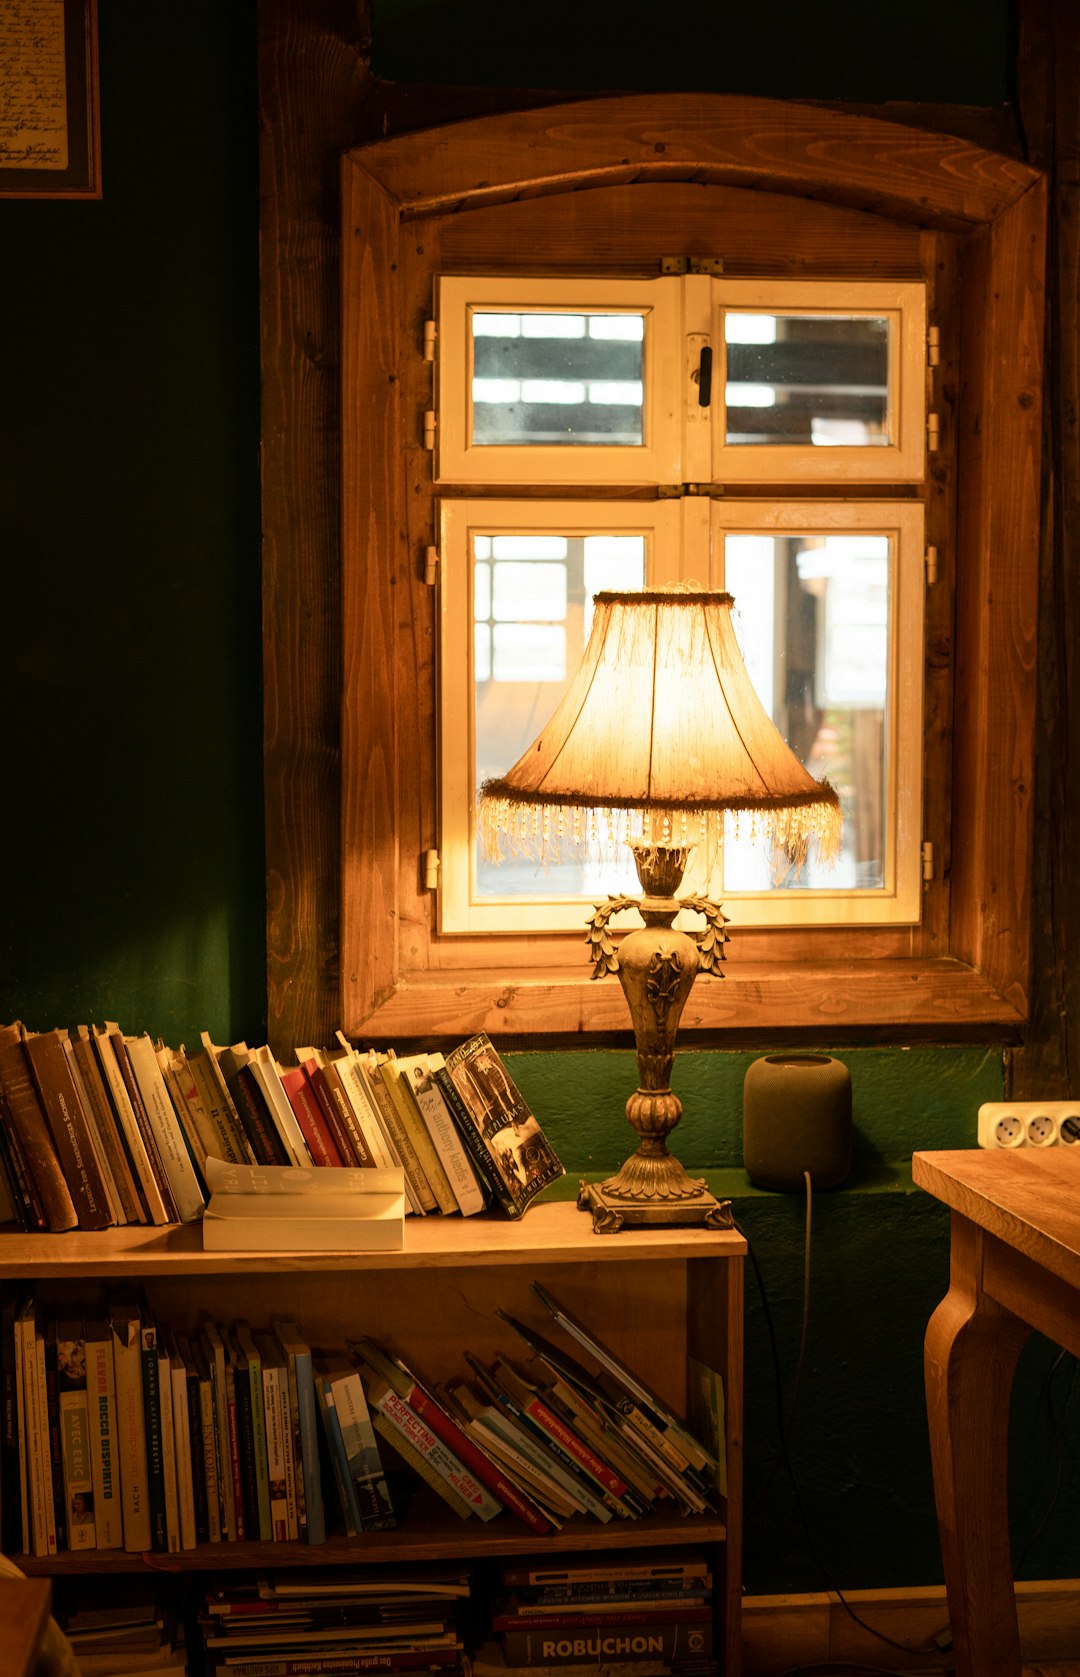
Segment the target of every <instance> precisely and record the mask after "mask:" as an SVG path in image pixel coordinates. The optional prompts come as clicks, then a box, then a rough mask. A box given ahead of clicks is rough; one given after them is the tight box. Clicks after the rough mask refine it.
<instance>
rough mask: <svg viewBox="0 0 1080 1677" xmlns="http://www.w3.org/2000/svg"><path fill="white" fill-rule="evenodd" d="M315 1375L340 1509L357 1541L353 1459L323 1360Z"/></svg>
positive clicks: (358, 1527)
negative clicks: (350, 1466)
mask: <svg viewBox="0 0 1080 1677" xmlns="http://www.w3.org/2000/svg"><path fill="white" fill-rule="evenodd" d="M313 1373H314V1384H315V1394H316V1398H317V1400H318V1406H319V1422H320V1425H321V1427H322V1434H323V1438H324V1439H325V1441H326V1453H327V1457H328V1459H329V1462H330V1472H331V1475H332V1477H333V1482H334V1489H335V1490H336V1491H337V1499H338V1509H339V1512H340V1514H341V1519H342V1523H343V1524H344V1527H345V1532H346V1535H347V1536H349V1537H357V1536H358V1535H359V1533H360V1530H361V1524H360V1507H359V1504H358V1502H357V1500H356V1486H355V1485H354V1483H353V1479H352V1475H351V1473H350V1471H349V1458H348V1456H347V1455H346V1454H345V1440H344V1438H343V1437H342V1432H341V1423H340V1421H339V1420H338V1414H337V1408H336V1406H335V1403H334V1389H333V1386H332V1385H331V1382H330V1369H329V1368H328V1367H327V1364H326V1362H325V1360H324V1359H323V1358H321V1357H318V1358H316V1359H315V1362H314V1368H313Z"/></svg>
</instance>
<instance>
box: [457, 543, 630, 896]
mask: <svg viewBox="0 0 1080 1677" xmlns="http://www.w3.org/2000/svg"><path fill="white" fill-rule="evenodd" d="M481 542H485V543H489V544H490V546H489V547H485V549H484V551H485V552H486V551H490V550H491V549H493V550H494V561H495V562H494V564H493V565H491V566H490V567H489V565H488V562H487V561H486V560H485V559H481V558H479V553H480V544H481ZM504 554H505V555H506V557H505V558H503V557H502V555H504ZM489 568H490V569H491V570H492V571H493V573H494V575H493V579H492V586H491V589H490V590H488V588H487V585H486V580H484V575H483V574H484V573H485V572H486V571H487V570H488V569H489ZM472 569H473V635H474V645H475V647H476V662H475V665H474V670H473V678H474V686H475V706H476V710H475V718H476V760H475V764H474V774H475V785H476V786H477V787H479V786H480V785H481V784H482V783H483V781H485V780H487V779H490V778H492V777H495V776H498V775H501V774H505V773H506V771H507V770H508V769H510V768H512V767H513V765H514V764H515V763H516V762H517V760H518V758H519V757H520V756H521V754H522V752H523V751H525V750H526V749H527V748H528V746H530V745H531V744H532V742H533V740H534V739H535V738H536V736H537V734H538V733H539V732H540V730H541V728H542V727H543V726H544V723H545V722H546V721H547V719H548V717H549V716H550V715H551V713H552V711H553V710H554V709H555V707H556V705H557V704H558V702H559V700H560V699H561V698H562V695H563V692H564V690H565V688H566V684H567V682H568V680H569V679H570V677H571V676H572V675H573V673H574V671H575V670H576V669H577V667H578V665H579V664H580V662H581V657H582V654H583V652H584V650H585V643H586V641H587V640H588V636H589V630H590V628H591V624H592V599H593V595H594V594H595V593H597V592H599V591H600V590H601V589H604V588H641V587H643V586H644V583H645V538H644V536H641V535H629V536H626V535H591V536H581V535H556V536H552V535H550V534H544V535H542V536H538V535H525V534H522V535H516V536H507V535H499V536H495V537H490V538H487V537H474V538H473V565H472ZM482 612H483V613H485V614H487V615H486V617H482V615H481V614H482ZM489 646H490V647H491V649H492V650H491V653H490V656H489V654H488V650H487V649H488V647H489ZM635 879H636V875H635V873H634V869H633V864H632V862H631V861H630V860H629V858H628V859H627V867H626V871H625V875H623V874H621V873H619V872H618V870H616V869H613V868H612V867H611V866H610V865H605V866H602V867H601V866H598V865H597V864H595V863H590V862H589V861H588V860H587V859H586V858H584V857H582V856H565V857H564V859H563V860H562V861H561V862H558V863H549V864H547V865H546V866H545V865H544V864H542V863H538V862H534V861H520V860H517V859H515V858H513V857H507V858H506V859H505V860H504V861H502V862H501V863H498V864H496V863H493V862H490V861H488V860H487V859H486V858H485V857H484V856H482V855H477V858H476V890H477V893H478V895H479V896H481V897H510V898H513V897H515V896H519V897H530V898H535V897H541V898H551V897H560V896H586V897H588V896H591V895H594V894H596V893H599V895H600V896H603V895H604V894H605V893H606V892H608V891H624V890H630V889H633V888H634V882H635Z"/></svg>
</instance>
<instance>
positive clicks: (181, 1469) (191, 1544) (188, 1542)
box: [169, 1352, 199, 1550]
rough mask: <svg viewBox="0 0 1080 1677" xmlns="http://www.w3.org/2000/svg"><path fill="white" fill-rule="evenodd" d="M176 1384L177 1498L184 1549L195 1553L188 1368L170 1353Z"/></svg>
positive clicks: (173, 1389)
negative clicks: (192, 1550) (193, 1550)
mask: <svg viewBox="0 0 1080 1677" xmlns="http://www.w3.org/2000/svg"><path fill="white" fill-rule="evenodd" d="M169 1378H170V1380H171V1382H172V1406H173V1443H174V1451H175V1462H176V1498H177V1509H178V1515H179V1521H180V1548H181V1549H182V1550H186V1549H194V1548H195V1546H196V1544H197V1543H198V1541H199V1537H198V1527H197V1525H196V1522H195V1479H194V1476H193V1472H192V1461H191V1416H190V1415H189V1414H188V1391H187V1384H188V1382H187V1365H186V1363H185V1362H184V1360H183V1358H182V1357H180V1356H178V1355H177V1354H176V1353H175V1352H170V1357H169Z"/></svg>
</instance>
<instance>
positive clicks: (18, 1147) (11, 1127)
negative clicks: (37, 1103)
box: [0, 1078, 74, 1233]
mask: <svg viewBox="0 0 1080 1677" xmlns="http://www.w3.org/2000/svg"><path fill="white" fill-rule="evenodd" d="M42 1122H44V1119H43V1120H42ZM0 1159H2V1160H3V1165H4V1171H5V1173H6V1175H7V1179H8V1182H9V1184H10V1186H11V1192H12V1195H13V1197H14V1199H15V1210H16V1214H17V1218H18V1222H19V1224H20V1226H21V1227H22V1228H24V1229H25V1230H26V1231H27V1232H28V1233H36V1232H37V1231H39V1230H41V1229H47V1228H48V1227H49V1220H48V1217H47V1216H46V1212H45V1205H44V1203H43V1201H42V1198H41V1195H40V1193H39V1192H38V1186H37V1183H36V1182H35V1181H34V1178H33V1174H32V1172H31V1170H30V1164H29V1160H28V1158H27V1155H26V1149H25V1147H24V1145H23V1139H22V1137H21V1135H20V1134H19V1131H18V1128H17V1126H16V1124H15V1120H14V1118H13V1117H12V1113H11V1108H10V1107H9V1105H8V1098H7V1093H6V1091H5V1089H4V1084H3V1080H2V1078H0ZM56 1168H57V1173H58V1174H59V1164H57V1167H56ZM72 1216H74V1207H72Z"/></svg>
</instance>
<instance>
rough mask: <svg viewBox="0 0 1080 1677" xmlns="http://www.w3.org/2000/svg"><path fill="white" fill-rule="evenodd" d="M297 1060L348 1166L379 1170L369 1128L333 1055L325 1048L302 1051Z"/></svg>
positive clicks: (299, 1052)
mask: <svg viewBox="0 0 1080 1677" xmlns="http://www.w3.org/2000/svg"><path fill="white" fill-rule="evenodd" d="M296 1058H297V1059H298V1060H299V1062H300V1064H301V1065H302V1066H303V1068H304V1075H305V1076H306V1077H307V1080H308V1084H309V1087H310V1089H311V1092H312V1094H313V1095H314V1097H315V1100H316V1102H317V1103H318V1106H319V1109H320V1111H321V1112H322V1114H323V1117H324V1119H325V1120H326V1124H327V1127H328V1128H329V1129H330V1131H331V1133H332V1134H333V1136H334V1138H335V1141H336V1144H337V1148H338V1151H339V1152H340V1154H341V1157H342V1158H343V1159H344V1161H345V1163H346V1164H350V1165H358V1166H359V1167H360V1168H361V1169H363V1170H370V1169H373V1168H375V1167H376V1166H377V1164H378V1160H377V1159H376V1158H375V1155H374V1152H373V1151H372V1147H371V1143H370V1141H369V1140H368V1135H367V1129H366V1127H365V1125H364V1124H363V1123H361V1121H360V1120H359V1119H358V1118H357V1115H356V1108H355V1107H354V1105H353V1102H352V1101H351V1099H350V1098H349V1091H348V1090H347V1088H346V1087H345V1083H344V1081H343V1079H342V1077H341V1074H340V1072H339V1070H338V1068H337V1066H336V1065H335V1063H334V1061H333V1059H332V1058H331V1056H330V1055H329V1054H327V1053H325V1052H324V1051H323V1050H322V1049H316V1048H298V1049H297V1050H296Z"/></svg>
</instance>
